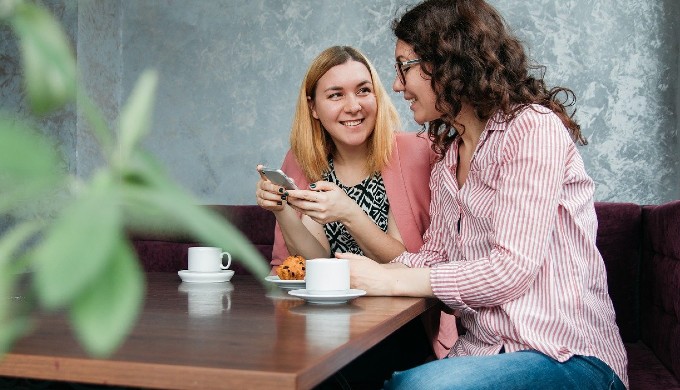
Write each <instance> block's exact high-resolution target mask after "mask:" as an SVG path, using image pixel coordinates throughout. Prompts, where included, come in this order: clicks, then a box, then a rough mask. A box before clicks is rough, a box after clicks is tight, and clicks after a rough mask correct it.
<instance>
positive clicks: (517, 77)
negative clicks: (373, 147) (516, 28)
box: [392, 0, 587, 157]
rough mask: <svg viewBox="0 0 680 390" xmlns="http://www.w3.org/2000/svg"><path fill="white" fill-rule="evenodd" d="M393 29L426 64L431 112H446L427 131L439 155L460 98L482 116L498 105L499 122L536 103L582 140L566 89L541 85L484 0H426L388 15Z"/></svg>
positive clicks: (452, 133)
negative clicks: (501, 117)
mask: <svg viewBox="0 0 680 390" xmlns="http://www.w3.org/2000/svg"><path fill="white" fill-rule="evenodd" d="M392 29H393V31H394V34H395V35H396V37H397V38H398V39H400V40H402V41H404V42H406V43H408V44H409V45H411V46H412V47H413V50H414V52H415V53H416V54H417V55H418V56H420V58H422V59H423V61H424V62H425V63H426V66H423V67H421V69H422V71H423V73H425V74H426V75H428V77H431V81H430V82H431V85H432V89H433V91H435V92H436V94H437V100H436V103H435V104H436V108H437V110H438V111H440V112H443V113H445V114H444V115H443V116H442V117H441V118H440V119H437V120H435V121H432V122H430V123H428V128H427V132H428V135H429V137H430V139H432V141H433V149H434V150H435V152H437V153H438V154H439V155H440V156H442V157H443V155H444V154H445V153H446V151H447V150H448V148H449V147H450V145H451V143H452V142H453V141H454V139H455V138H456V137H457V136H458V135H459V132H462V131H465V130H464V128H462V126H461V125H460V124H458V123H457V122H456V121H455V118H456V116H457V115H458V113H459V112H460V110H461V107H462V103H467V104H469V105H471V106H472V107H473V108H474V110H475V113H476V115H477V116H478V117H479V118H480V119H482V120H488V119H489V118H491V117H492V116H493V115H494V114H495V113H496V112H498V111H499V110H502V112H503V113H504V114H505V115H504V121H510V120H512V119H513V118H514V117H515V116H516V115H517V114H518V113H519V112H520V111H521V110H523V109H524V108H526V107H527V106H528V105H530V104H540V105H541V106H544V107H547V108H549V109H551V110H552V111H553V112H555V114H557V115H558V116H559V118H560V119H561V120H562V123H563V124H564V126H565V127H566V128H567V129H568V130H569V133H570V134H571V137H572V139H573V140H574V142H578V143H580V144H582V145H585V144H587V141H586V139H585V138H584V137H583V135H582V134H581V128H580V126H579V125H578V124H577V123H576V121H575V120H574V119H573V115H574V113H573V112H572V113H571V114H569V113H568V112H567V107H570V106H572V105H574V103H575V101H576V97H575V95H574V93H573V91H571V90H570V89H568V88H563V87H555V88H552V89H550V90H548V89H547V88H546V86H545V83H544V81H543V76H544V74H545V67H544V66H542V65H536V64H530V63H529V59H528V58H527V55H526V53H525V50H524V47H523V46H522V43H521V42H520V41H519V39H517V38H516V37H515V36H514V35H513V34H512V32H511V31H510V30H509V28H508V27H507V25H506V23H505V21H504V20H503V18H502V17H501V16H500V14H499V13H498V11H496V9H494V8H493V7H492V6H491V5H489V4H487V3H486V2H485V1H484V0H426V1H424V2H422V3H420V4H418V5H417V6H415V7H414V8H412V9H410V10H409V11H407V12H406V13H405V14H404V15H403V16H402V17H401V19H395V20H394V22H393V23H392ZM530 71H534V73H538V75H531V74H530ZM454 125H456V126H457V127H458V128H456V127H454Z"/></svg>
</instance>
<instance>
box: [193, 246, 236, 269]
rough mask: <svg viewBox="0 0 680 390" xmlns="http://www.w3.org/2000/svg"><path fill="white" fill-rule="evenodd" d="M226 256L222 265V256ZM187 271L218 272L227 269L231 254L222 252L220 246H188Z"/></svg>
mask: <svg viewBox="0 0 680 390" xmlns="http://www.w3.org/2000/svg"><path fill="white" fill-rule="evenodd" d="M225 255H226V256H227V265H224V263H223V261H222V260H223V259H224V256H225ZM188 265H189V267H188V268H189V271H191V272H219V271H221V270H225V269H228V268H229V266H230V265H231V254H229V252H222V248H215V247H212V246H193V247H191V248H189V261H188Z"/></svg>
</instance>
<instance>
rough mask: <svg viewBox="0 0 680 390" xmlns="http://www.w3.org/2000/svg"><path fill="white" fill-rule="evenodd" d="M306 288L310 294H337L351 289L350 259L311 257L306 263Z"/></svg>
mask: <svg viewBox="0 0 680 390" xmlns="http://www.w3.org/2000/svg"><path fill="white" fill-rule="evenodd" d="M305 272H306V274H305V288H306V290H307V292H308V293H309V294H317V295H335V294H342V293H346V292H347V291H348V290H349V260H347V259H310V260H307V262H306V264H305Z"/></svg>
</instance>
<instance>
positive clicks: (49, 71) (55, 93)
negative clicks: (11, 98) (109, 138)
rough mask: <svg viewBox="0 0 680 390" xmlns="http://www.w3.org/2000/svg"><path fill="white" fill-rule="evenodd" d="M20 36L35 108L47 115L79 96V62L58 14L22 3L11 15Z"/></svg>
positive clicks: (32, 103)
mask: <svg viewBox="0 0 680 390" xmlns="http://www.w3.org/2000/svg"><path fill="white" fill-rule="evenodd" d="M11 23H12V26H13V27H14V31H15V32H16V34H17V35H18V37H19V40H20V47H21V53H22V60H23V64H24V75H25V83H26V91H27V92H28V97H29V100H30V102H31V106H32V107H33V110H34V111H35V112H36V113H38V114H44V113H47V112H49V111H51V110H54V109H56V108H59V107H61V106H63V105H64V104H65V103H67V102H69V101H73V99H75V91H76V63H75V59H74V57H73V54H72V50H71V47H70V44H69V41H68V39H67V38H66V34H64V31H63V30H62V28H61V26H60V25H59V23H58V22H57V21H56V20H55V19H54V17H53V16H52V15H51V14H50V13H49V12H47V11H46V10H44V9H43V8H41V7H39V6H37V5H35V4H32V3H28V2H26V3H19V4H18V5H17V7H16V9H15V10H14V15H13V17H12V18H11Z"/></svg>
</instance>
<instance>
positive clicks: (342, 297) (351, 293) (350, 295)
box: [288, 289, 366, 305]
mask: <svg viewBox="0 0 680 390" xmlns="http://www.w3.org/2000/svg"><path fill="white" fill-rule="evenodd" d="M288 294H290V295H292V296H294V297H298V298H302V299H304V300H305V301H307V302H309V303H314V304H317V305H335V304H338V303H345V302H348V301H351V300H352V299H354V298H357V297H360V296H362V295H366V291H364V290H357V289H349V290H347V292H345V293H343V294H334V295H318V294H310V293H308V292H307V290H305V289H301V290H292V291H288Z"/></svg>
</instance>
